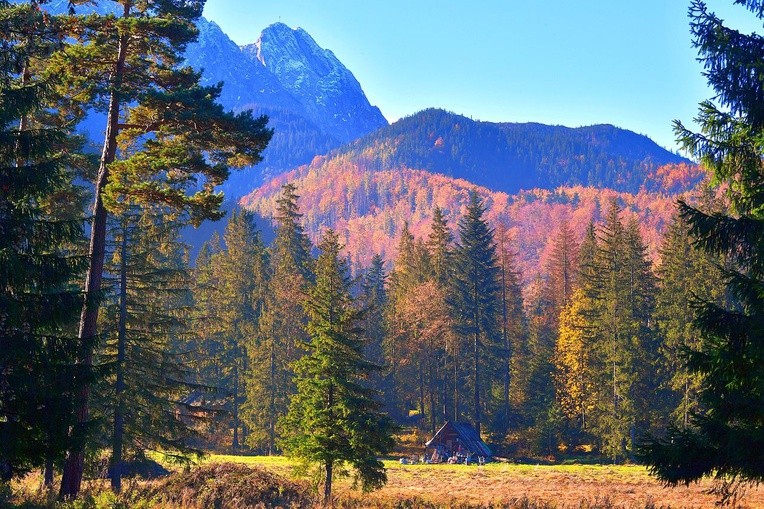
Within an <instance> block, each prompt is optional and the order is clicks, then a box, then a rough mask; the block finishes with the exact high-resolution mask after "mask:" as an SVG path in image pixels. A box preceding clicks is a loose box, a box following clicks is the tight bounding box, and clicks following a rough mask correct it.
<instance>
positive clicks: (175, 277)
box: [99, 209, 193, 493]
mask: <svg viewBox="0 0 764 509" xmlns="http://www.w3.org/2000/svg"><path fill="white" fill-rule="evenodd" d="M166 212H167V211H165V210H161V209H160V210H140V209H136V210H131V211H129V212H126V213H123V214H122V215H121V216H120V217H119V218H118V219H116V220H117V221H119V226H116V227H115V228H113V231H114V232H115V236H114V242H115V243H116V248H115V249H114V257H113V260H112V262H111V263H110V264H109V265H108V267H107V268H108V270H109V273H111V274H114V275H115V276H116V281H115V282H114V283H115V284H114V286H115V290H116V291H115V292H113V295H112V296H111V298H108V299H106V304H107V306H106V313H104V314H105V318H106V321H107V322H108V323H109V324H110V327H107V328H106V332H105V333H104V347H103V348H101V349H99V355H100V356H101V357H103V358H104V361H105V362H108V363H109V364H110V365H113V366H114V376H113V377H110V378H108V379H107V380H106V383H105V384H104V385H105V387H104V388H103V392H104V393H105V394H104V396H105V397H104V399H105V401H106V404H105V407H106V408H105V411H104V414H105V415H106V416H108V417H109V420H110V422H111V432H110V433H109V439H108V442H107V443H108V444H109V445H110V446H111V458H110V472H109V474H110V477H111V485H112V489H113V490H114V491H115V492H117V493H119V492H120V491H121V488H122V475H123V465H124V463H123V462H124V461H125V460H126V459H127V458H130V457H137V458H142V457H143V456H144V453H145V451H146V450H147V449H153V450H162V451H163V452H164V453H166V454H180V455H184V454H187V453H190V452H193V450H192V449H191V448H189V447H188V446H187V445H186V443H185V441H186V439H187V438H189V437H190V436H192V434H193V433H192V430H191V429H190V428H189V427H188V426H187V425H186V424H185V423H184V422H183V421H182V420H181V419H179V417H178V413H177V411H176V410H177V408H178V404H179V403H178V402H179V401H180V400H181V399H182V398H183V396H185V394H187V393H188V392H189V391H190V390H191V386H190V385H189V376H188V373H187V366H186V365H185V359H184V358H183V355H182V353H181V352H182V351H183V350H185V348H184V346H185V345H186V344H187V343H188V339H189V335H190V333H189V331H190V328H191V323H190V321H189V316H190V314H191V313H190V309H189V304H190V287H191V282H190V277H189V274H188V271H187V269H186V262H185V257H186V251H187V248H186V246H185V245H183V244H181V243H180V242H179V241H178V235H179V234H178V230H179V227H178V226H176V225H173V224H167V223H164V222H163V218H164V214H165V213H166ZM178 347H180V348H178Z"/></svg>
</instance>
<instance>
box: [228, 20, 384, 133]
mask: <svg viewBox="0 0 764 509" xmlns="http://www.w3.org/2000/svg"><path fill="white" fill-rule="evenodd" d="M242 50H243V51H244V53H246V54H247V55H248V56H249V57H250V58H251V59H253V60H256V61H257V62H258V63H259V64H261V65H263V66H264V67H265V68H266V69H268V70H269V71H270V72H271V73H272V74H273V75H274V76H276V78H277V79H278V80H279V82H280V83H281V86H282V87H283V88H284V89H285V90H286V91H287V92H289V93H290V94H291V95H292V96H293V97H295V98H296V99H297V100H298V101H299V102H300V103H301V104H302V105H303V106H304V108H305V110H306V112H307V115H308V118H309V119H310V120H311V121H313V122H315V123H320V124H321V125H325V126H326V127H327V128H328V132H330V133H331V134H332V136H334V137H335V138H337V139H338V140H340V141H342V142H347V141H350V140H353V139H355V138H357V137H359V136H361V135H364V134H367V133H369V132H371V131H374V130H375V129H378V128H380V127H383V126H386V125H387V120H385V118H384V117H383V116H382V113H381V112H380V111H379V108H377V107H375V106H372V105H371V104H369V101H368V99H367V98H366V95H365V94H364V92H363V90H362V89H361V85H360V84H359V83H358V80H356V79H355V76H353V73H351V72H350V71H349V70H348V69H347V68H346V67H345V66H344V65H343V64H342V62H340V61H339V59H338V58H337V57H336V56H335V55H334V53H333V52H331V51H330V50H328V49H324V48H322V47H321V46H319V45H318V43H317V42H316V41H315V40H314V39H313V37H311V36H310V34H308V32H306V31H305V30H303V29H302V28H294V29H293V28H290V27H289V26H287V25H286V24H284V23H281V22H279V23H273V24H272V25H269V26H268V27H267V28H266V29H265V30H263V31H262V33H261V34H260V37H259V38H258V39H257V42H255V43H254V44H250V45H247V46H243V47H242Z"/></svg>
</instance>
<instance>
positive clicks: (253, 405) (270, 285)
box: [243, 184, 313, 454]
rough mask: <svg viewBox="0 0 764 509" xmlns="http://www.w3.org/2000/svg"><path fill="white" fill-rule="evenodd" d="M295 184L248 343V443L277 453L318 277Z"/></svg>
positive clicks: (286, 189)
mask: <svg viewBox="0 0 764 509" xmlns="http://www.w3.org/2000/svg"><path fill="white" fill-rule="evenodd" d="M296 190H297V189H296V187H295V186H294V185H292V184H286V185H284V186H283V188H282V194H281V196H280V197H279V199H278V208H277V212H276V218H275V222H276V238H275V239H274V242H273V245H272V246H271V248H270V257H269V264H268V280H267V282H266V283H265V289H264V291H263V300H262V314H261V317H260V321H259V324H258V328H257V331H256V336H255V337H254V338H253V340H252V341H249V342H248V343H247V351H248V355H249V363H250V366H249V370H248V372H247V374H246V377H247V401H246V403H245V405H244V407H243V411H244V413H243V418H244V420H245V422H246V423H247V424H248V425H249V427H250V429H251V433H250V435H249V437H248V439H247V443H248V445H249V446H250V447H252V448H253V449H255V450H258V451H263V452H267V453H268V454H274V453H275V452H276V451H277V449H276V439H277V430H276V423H277V422H278V420H279V419H280V418H281V417H283V416H284V415H285V414H286V412H287V408H288V404H289V397H290V396H291V395H292V394H294V392H295V387H294V382H293V378H294V371H293V369H292V363H293V362H294V361H296V360H297V359H298V358H299V356H300V353H301V350H300V347H299V345H300V343H301V342H302V341H304V340H306V339H307V335H306V333H305V324H306V321H307V320H306V316H305V310H304V302H303V301H304V300H305V293H306V291H307V288H308V285H309V284H310V281H312V280H313V259H312V258H311V256H310V249H311V244H310V241H309V240H308V238H307V236H306V235H305V233H304V232H303V229H302V225H301V224H300V220H301V217H302V215H301V214H300V212H299V206H298V199H299V196H297V193H296Z"/></svg>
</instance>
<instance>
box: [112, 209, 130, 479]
mask: <svg viewBox="0 0 764 509" xmlns="http://www.w3.org/2000/svg"><path fill="white" fill-rule="evenodd" d="M123 228H124V229H123V231H122V242H121V244H120V260H119V324H118V327H119V330H118V331H117V365H116V375H117V380H116V385H115V391H114V392H115V394H114V398H115V401H114V432H113V435H112V440H111V451H112V452H111V489H112V490H113V491H114V492H115V493H119V492H120V491H122V446H123V442H124V440H123V437H124V432H125V407H124V392H125V350H126V343H127V225H126V224H125V225H123Z"/></svg>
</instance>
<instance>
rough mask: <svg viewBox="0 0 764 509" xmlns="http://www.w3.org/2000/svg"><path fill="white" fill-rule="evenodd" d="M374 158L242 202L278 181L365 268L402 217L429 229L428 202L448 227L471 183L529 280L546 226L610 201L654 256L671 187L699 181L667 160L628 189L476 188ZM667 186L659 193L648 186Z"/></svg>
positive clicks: (311, 231) (335, 163) (310, 221)
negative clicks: (505, 230) (509, 238)
mask: <svg viewBox="0 0 764 509" xmlns="http://www.w3.org/2000/svg"><path fill="white" fill-rule="evenodd" d="M376 161H377V160H376V159H373V158H372V159H371V161H369V159H367V158H365V157H360V158H354V157H352V156H351V155H348V154H343V155H338V156H335V157H330V158H322V157H319V158H316V159H315V160H314V161H313V163H312V164H310V165H308V166H304V167H302V168H299V169H298V170H295V171H293V172H289V173H287V174H284V175H282V176H280V177H278V178H275V179H273V180H271V181H270V182H268V183H266V184H265V185H263V186H261V187H260V188H259V189H257V190H255V191H254V192H252V193H251V194H249V195H247V196H245V197H244V198H242V200H241V204H242V205H243V206H244V207H245V208H248V209H250V210H253V211H255V212H257V213H258V214H259V215H261V216H264V217H272V216H273V212H274V210H275V206H276V199H277V197H278V194H279V192H280V189H281V186H282V185H283V184H284V183H286V182H291V183H293V184H295V185H296V186H297V191H298V194H299V195H300V206H301V210H302V213H303V214H304V215H303V221H304V225H305V228H306V232H307V233H308V235H309V236H310V237H311V239H312V240H313V241H314V242H315V241H316V239H318V238H319V236H320V234H321V231H322V230H323V229H324V228H327V227H331V228H334V229H335V230H336V231H337V232H338V233H339V234H340V237H341V238H342V240H343V242H344V243H345V244H346V251H347V253H348V254H349V256H350V257H351V260H352V261H353V262H354V264H356V265H357V266H359V267H361V266H367V265H368V264H369V263H370V261H371V258H372V257H373V256H374V255H375V254H381V255H382V257H383V258H384V259H385V260H387V261H391V260H394V259H395V258H396V257H397V245H398V238H399V236H400V232H401V229H402V228H403V225H404V222H406V221H407V222H408V227H409V229H410V231H411V232H412V234H413V235H414V236H415V237H417V238H425V237H427V235H428V234H429V227H430V226H429V225H430V224H431V223H432V212H433V209H434V208H435V207H436V206H438V207H440V208H441V209H443V212H444V215H445V217H446V219H447V220H448V222H449V224H450V225H451V227H452V228H455V225H456V221H457V218H458V217H460V216H461V215H462V214H463V213H464V207H465V205H466V203H467V200H468V194H469V191H470V190H471V189H477V191H478V193H479V195H480V197H481V199H483V200H484V202H485V205H486V208H487V213H486V217H487V218H488V219H489V221H491V223H492V224H493V225H496V224H498V223H502V224H506V225H507V226H508V227H509V229H510V230H511V232H512V235H513V237H514V242H515V249H516V250H517V252H518V257H519V258H518V266H519V268H520V272H521V273H522V277H523V279H524V281H525V282H526V283H527V282H529V281H531V280H532V279H533V278H534V277H535V276H536V275H538V274H539V271H540V267H541V266H542V265H543V262H544V260H545V258H546V257H547V256H548V251H549V249H550V246H549V245H548V241H549V232H550V231H552V230H553V229H554V228H555V226H556V225H558V224H560V222H561V221H562V220H568V221H569V222H570V224H571V226H572V227H573V229H574V231H575V232H576V234H577V235H579V236H583V232H584V230H585V228H586V226H587V225H588V223H589V222H590V221H592V220H594V221H599V220H600V219H601V213H602V210H604V209H605V206H606V205H607V203H608V202H609V201H610V199H611V198H616V199H617V200H618V202H619V203H620V204H621V206H622V207H624V209H625V210H626V212H625V213H626V214H630V215H633V216H635V217H637V218H638V219H639V223H640V226H641V230H642V235H643V236H644V238H645V242H646V244H647V245H648V249H649V252H650V254H651V255H652V256H653V258H655V256H656V255H657V249H658V245H659V244H660V241H661V238H662V231H663V229H664V227H665V225H666V224H667V222H668V221H669V219H670V217H671V215H672V213H673V212H674V205H675V202H676V196H677V195H676V194H675V193H677V192H691V191H692V188H693V185H694V184H695V183H697V182H699V181H700V180H701V179H702V178H703V171H702V170H701V169H700V168H698V167H697V166H695V165H691V164H686V163H681V164H677V165H665V166H661V167H659V168H656V169H654V170H653V171H652V172H650V173H648V174H646V175H644V176H643V181H644V182H645V185H644V186H643V188H642V189H640V190H639V191H638V192H636V193H629V192H626V191H615V190H612V189H608V188H595V187H587V186H583V185H575V186H559V187H557V188H555V189H538V188H537V189H533V190H528V191H522V192H520V193H517V194H513V195H510V194H507V193H505V192H502V191H495V190H492V189H488V188H486V187H481V186H475V185H474V184H473V183H472V182H469V181H467V180H465V179H456V178H453V177H449V176H445V175H442V174H437V173H430V172H427V171H423V170H416V169H411V168H405V167H396V168H395V169H390V170H375V169H374V168H373V167H374V166H375V163H376ZM655 189H666V190H667V191H656V190H655Z"/></svg>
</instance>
